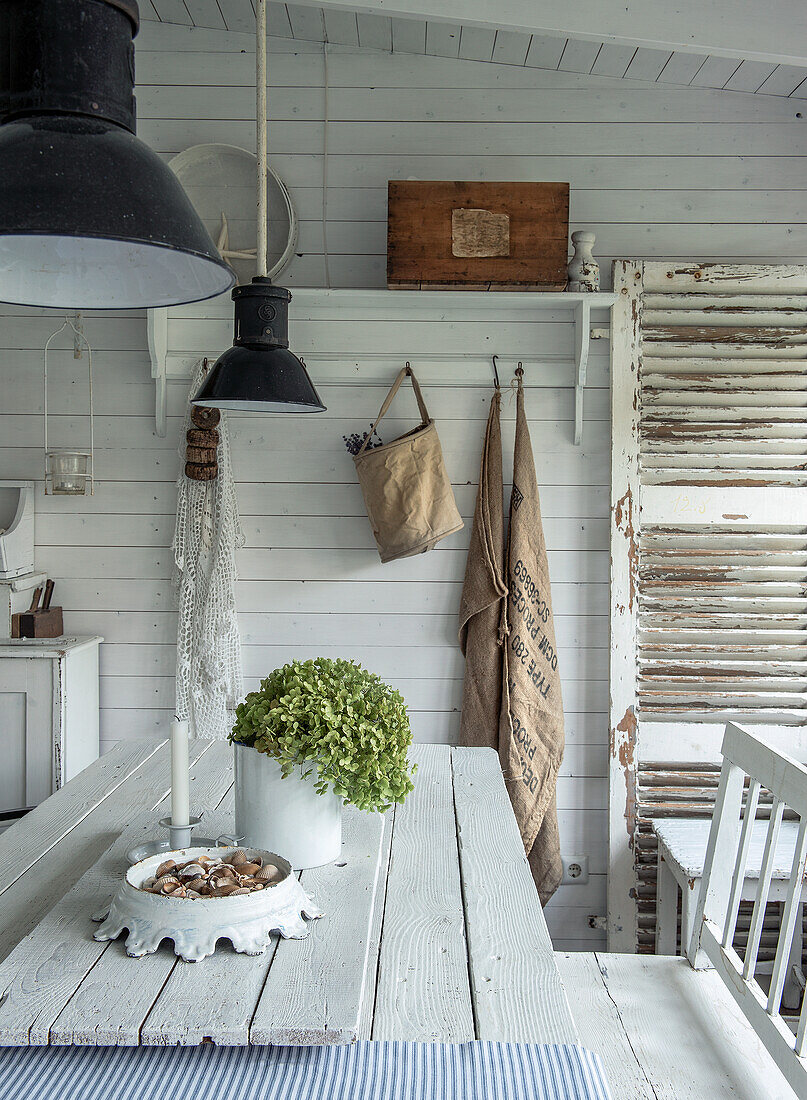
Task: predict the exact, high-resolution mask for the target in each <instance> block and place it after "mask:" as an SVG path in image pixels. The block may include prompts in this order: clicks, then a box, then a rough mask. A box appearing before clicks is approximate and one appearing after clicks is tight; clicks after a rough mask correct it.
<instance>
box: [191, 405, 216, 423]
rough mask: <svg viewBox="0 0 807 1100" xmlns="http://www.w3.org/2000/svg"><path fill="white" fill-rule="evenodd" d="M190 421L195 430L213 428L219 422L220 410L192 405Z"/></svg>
mask: <svg viewBox="0 0 807 1100" xmlns="http://www.w3.org/2000/svg"><path fill="white" fill-rule="evenodd" d="M191 420H192V421H193V423H194V424H195V425H196V427H197V428H215V427H216V425H217V424H218V422H219V421H220V420H221V410H220V409H208V408H205V407H203V406H201V405H194V406H193V408H192V409H191Z"/></svg>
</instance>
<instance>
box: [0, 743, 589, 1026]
mask: <svg viewBox="0 0 807 1100" xmlns="http://www.w3.org/2000/svg"><path fill="white" fill-rule="evenodd" d="M413 757H414V758H415V759H416V761H417V763H418V767H419V770H418V774H417V778H416V785H415V790H414V792H413V794H412V795H411V796H410V797H409V799H408V800H407V802H406V803H405V805H403V806H401V807H398V808H397V809H396V810H395V812H394V813H393V812H390V813H388V814H386V815H383V816H382V815H377V814H376V815H368V814H363V813H359V812H358V811H354V810H352V809H346V811H345V818H344V849H343V854H342V858H341V859H340V860H339V861H338V862H337V863H335V864H330V865H328V866H326V867H322V868H317V869H315V870H310V871H305V872H303V876H302V880H303V883H304V885H305V888H306V890H307V891H308V892H309V893H310V894H311V896H312V897H314V898H315V899H316V900H317V901H318V903H319V904H320V905H321V906H322V907H323V908H324V909H325V911H326V916H325V917H324V918H323V919H322V920H320V921H317V922H315V923H314V926H313V929H312V932H311V935H310V936H309V937H308V938H307V939H304V940H277V939H273V940H272V943H271V945H270V947H269V949H268V950H267V952H266V953H265V955H263V956H260V957H257V958H254V957H249V956H246V955H237V954H235V953H234V952H233V951H232V950H231V949H230V947H229V946H228V945H223V946H222V947H220V948H219V950H218V951H217V952H216V954H215V955H213V956H212V957H211V958H208V959H205V960H204V961H202V962H200V963H196V964H192V963H183V962H181V961H180V960H178V959H177V958H176V957H175V956H174V954H173V951H172V950H171V949H170V947H169V946H168V945H165V944H164V945H163V946H162V947H161V948H160V950H159V951H158V952H157V953H156V954H154V955H148V956H146V957H145V958H142V959H130V958H128V957H127V955H126V953H125V951H124V948H123V942H122V940H120V941H116V942H114V943H96V942H95V941H94V940H93V939H92V933H93V929H94V927H95V926H94V925H93V923H92V921H91V919H90V916H91V914H92V913H93V912H95V911H97V910H98V909H99V907H100V906H101V905H102V904H103V903H104V901H105V900H107V899H108V898H109V897H110V896H111V895H112V894H113V893H114V891H115V889H116V886H117V883H118V881H119V878H120V875H121V874H122V873H123V870H124V867H125V859H124V853H125V852H126V850H127V849H128V848H129V847H130V846H131V845H132V844H134V843H136V842H137V841H139V840H142V839H145V838H147V837H149V836H151V835H154V833H155V832H156V831H157V819H158V818H159V817H160V816H161V810H160V809H158V807H160V805H161V803H166V800H167V795H168V784H169V779H168V775H169V753H168V746H167V745H166V744H165V743H163V744H158V743H156V742H147V743H146V742H135V743H132V742H130V743H128V744H126V745H120V746H118V747H116V748H115V749H114V750H113V751H112V752H111V753H109V754H108V755H107V756H105V757H103V758H102V759H101V760H99V761H98V762H97V763H95V764H93V765H92V766H91V767H89V768H87V769H86V771H84V772H82V774H81V775H79V776H78V777H77V778H76V779H74V780H72V781H71V782H70V783H68V784H67V785H66V786H65V787H64V788H63V789H62V790H60V791H58V792H57V793H56V794H55V795H53V796H52V797H51V798H49V799H47V801H46V802H44V803H42V804H41V805H40V806H39V807H37V809H36V810H34V811H33V812H32V813H30V814H29V815H28V816H27V817H25V818H24V819H23V820H21V821H20V822H18V823H17V824H16V825H14V826H13V827H12V828H11V829H9V830H8V831H7V832H6V833H4V834H3V835H2V836H1V837H0V872H1V873H0V960H2V961H1V962H0V1043H2V1044H14V1045H24V1044H45V1043H53V1044H68V1043H80V1044H126V1045H137V1044H143V1045H160V1044H162V1045H165V1044H175V1043H179V1044H197V1043H201V1042H203V1041H205V1040H212V1041H213V1042H214V1043H219V1044H231V1045H240V1044H247V1043H255V1044H268V1043H286V1044H322V1043H345V1042H351V1041H353V1040H355V1039H357V1038H374V1039H418V1040H425V1041H432V1040H436V1041H449V1042H452V1041H456V1042H463V1041H466V1040H469V1039H473V1038H479V1039H501V1040H511V1041H523V1042H541V1043H576V1042H577V1041H578V1038H577V1032H576V1029H575V1026H574V1023H573V1021H572V1017H571V1014H570V1012H569V1007H568V1003H567V1000H566V995H565V992H564V989H563V986H562V984H561V980H560V976H559V973H558V970H557V968H556V965H555V960H554V957H553V953H552V945H551V942H550V939H549V934H548V932H547V928H546V923H545V921H544V918H543V914H542V912H541V908H540V905H539V903H538V897H537V894H536V892H535V888H534V886H533V883H532V879H531V876H530V873H529V869H528V867H527V864H526V860H525V858H524V852H523V848H522V845H521V841H520V838H519V833H518V828H517V826H516V822H515V818H514V817H513V814H512V811H511V809H510V803H509V800H508V797H507V793H506V791H505V788H504V783H503V781H502V777H501V772H500V770H499V765H498V760H497V757H496V755H495V754H494V753H493V752H492V751H491V750H487V749H451V748H448V747H446V746H438V745H428V746H416V747H414V749H413ZM191 761H192V772H191V776H192V779H191V805H192V807H193V808H194V809H196V808H201V807H214V809H211V810H209V811H208V812H207V814H206V817H205V821H204V823H203V826H202V830H203V832H204V833H206V834H212V835H213V836H216V835H217V834H218V833H220V832H224V831H230V830H231V829H232V789H231V788H232V767H231V749H230V746H229V745H227V744H223V743H219V742H214V743H211V742H203V741H197V742H195V743H194V744H193V746H192V752H191ZM162 812H163V813H164V812H165V811H164V809H163V810H162Z"/></svg>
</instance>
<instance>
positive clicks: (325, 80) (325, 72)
mask: <svg viewBox="0 0 807 1100" xmlns="http://www.w3.org/2000/svg"><path fill="white" fill-rule="evenodd" d="M322 69H323V74H322V75H323V85H324V87H323V116H324V117H323V120H322V251H323V254H324V258H325V286H326V287H328V289H330V286H331V269H330V263H329V259H328V122H329V121H330V105H329V102H328V100H329V98H330V74H329V72H328V40H327V32H326V39H325V41H324V42H323V43H322Z"/></svg>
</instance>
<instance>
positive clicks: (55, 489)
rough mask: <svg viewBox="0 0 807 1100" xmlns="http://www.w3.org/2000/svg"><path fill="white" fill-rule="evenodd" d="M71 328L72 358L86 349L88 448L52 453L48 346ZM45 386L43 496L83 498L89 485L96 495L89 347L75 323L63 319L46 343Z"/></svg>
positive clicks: (90, 356)
mask: <svg viewBox="0 0 807 1100" xmlns="http://www.w3.org/2000/svg"><path fill="white" fill-rule="evenodd" d="M65 329H70V331H71V332H72V334H73V347H74V349H76V350H77V351H78V354H76V351H74V357H75V358H81V344H82V343H83V344H84V347H86V349H87V361H88V369H87V374H88V381H89V405H90V449H89V451H73V450H67V449H66V448H61V449H59V450H53V451H51V450H50V449H49V448H48V352H49V351H50V345H51V343H52V342H53V341H54V340H55V339H56V337H57V336H58V335H59V334H60V333H62V332H64V330H65ZM43 360H44V362H43V368H44V371H43V373H44V385H45V400H44V409H45V494H46V495H50V494H53V495H54V496H83V495H86V493H87V488H88V486H89V490H90V496H92V495H94V493H95V430H94V427H93V402H92V348H91V347H90V343H89V341H88V339H87V337H86V336H85V335H84V333H83V332H82V331H81V328H80V326H79V325H78V324H76V322H74V321H71V320H70V318H69V317H65V319H64V321H63V322H62V324H61V326H60V327H59V328H57V329H56V331H55V332H52V333H51V334H50V336H49V337H48V339H47V340H46V341H45V351H44V355H43Z"/></svg>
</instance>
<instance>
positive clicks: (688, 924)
mask: <svg viewBox="0 0 807 1100" xmlns="http://www.w3.org/2000/svg"><path fill="white" fill-rule="evenodd" d="M711 827H712V819H711V817H699V818H660V819H659V820H657V821H654V822H653V832H654V833H655V834H656V839H657V841H658V860H657V867H658V874H657V878H656V954H657V955H675V954H676V950H677V937H678V893H679V890H680V893H681V950H682V953H683V954H686V950H687V945H688V943H689V941H690V939H691V938H692V928H693V922H694V920H695V913H696V911H697V907H698V897H699V895H700V889H701V880H702V879H703V870H704V866H705V863H706V849H707V847H708V844H709V832H710V829H711ZM767 832H768V822H767V821H764V820H758V821H755V822H754V823H753V825H752V829H751V839H750V843H749V846H748V854H747V858H746V863H745V876H744V881H743V887H742V895H741V900H742V901H753V900H754V899H755V898H756V896H757V887H758V885H759V882H758V880H759V874H760V870H761V867H762V858H763V855H764V853H765V840H766V837H767ZM798 832H799V823H798V822H797V821H783V822H782V824H781V828H780V830H779V839H778V842H777V845H776V854H775V857H774V860H773V864H772V869H771V883H770V887H769V891H768V902H769V903H771V902H779V903H780V904H781V905H784V903H785V901H786V900H787V891H788V888H789V885H790V870H791V867H792V864H793V852H794V851H795V848H796V842H797V840H798ZM802 904H803V900H802ZM801 929H802V921H801V918H800V917H799V918H798V919H797V920H796V927H795V932H794V935H793V942H792V944H791V950H790V962H789V965H788V968H787V979H786V981H785V988H784V992H783V995H782V1004H783V1005H784V1007H785V1008H788V1009H795V1008H798V1007H799V1004H800V1003H801V992H802V989H803V988H804V975H803V973H802V969H801V958H802V950H803V936H802V930H801ZM772 966H773V962H772V961H768V960H765V961H763V962H761V963H758V964H757V971H756V972H757V974H765V973H767V974H770V972H771V967H772Z"/></svg>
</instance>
